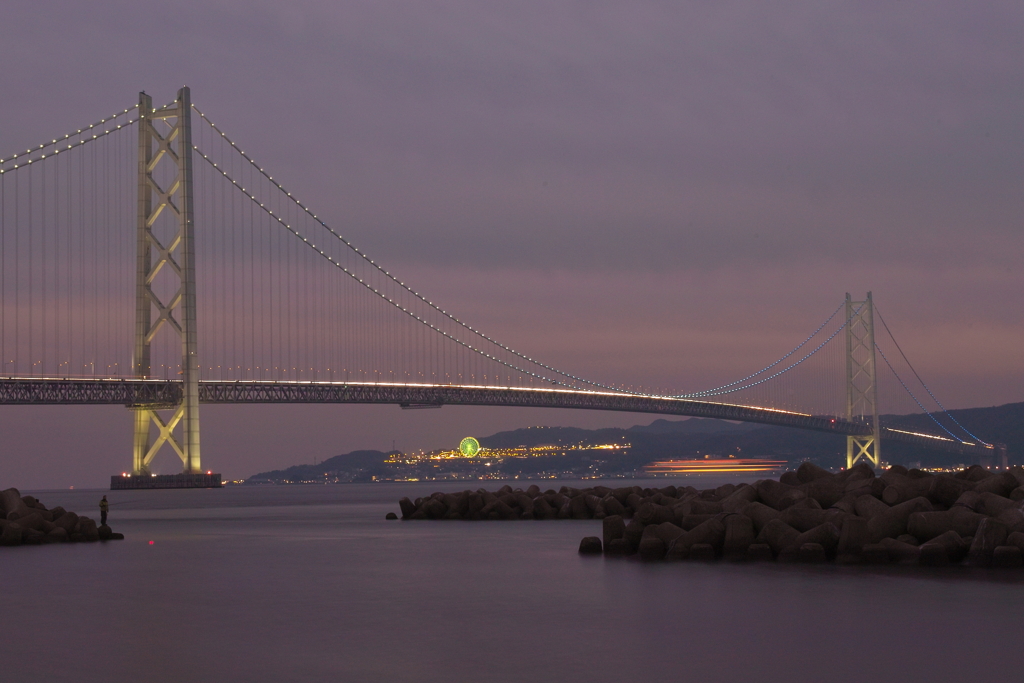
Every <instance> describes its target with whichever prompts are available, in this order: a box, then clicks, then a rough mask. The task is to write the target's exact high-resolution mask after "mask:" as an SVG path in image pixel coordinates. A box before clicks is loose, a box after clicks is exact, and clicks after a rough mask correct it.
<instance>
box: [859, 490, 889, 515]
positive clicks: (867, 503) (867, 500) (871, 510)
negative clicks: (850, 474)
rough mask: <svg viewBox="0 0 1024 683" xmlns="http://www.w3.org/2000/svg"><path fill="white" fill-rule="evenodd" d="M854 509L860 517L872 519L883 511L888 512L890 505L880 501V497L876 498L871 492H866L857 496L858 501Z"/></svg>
mask: <svg viewBox="0 0 1024 683" xmlns="http://www.w3.org/2000/svg"><path fill="white" fill-rule="evenodd" d="M854 509H855V511H856V512H857V515H858V516H859V517H864V518H865V519H871V518H872V517H875V516H876V515H880V514H882V513H883V512H888V511H889V506H888V505H886V504H885V503H883V502H882V501H880V500H879V499H878V498H875V497H874V496H872V495H871V494H865V495H863V496H858V497H857V501H856V503H855V504H854Z"/></svg>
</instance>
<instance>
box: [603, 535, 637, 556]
mask: <svg viewBox="0 0 1024 683" xmlns="http://www.w3.org/2000/svg"><path fill="white" fill-rule="evenodd" d="M604 552H605V555H617V556H626V555H632V554H633V548H632V547H630V545H629V541H627V540H626V539H624V538H616V539H615V540H613V541H611V542H609V543H606V544H605V546H604Z"/></svg>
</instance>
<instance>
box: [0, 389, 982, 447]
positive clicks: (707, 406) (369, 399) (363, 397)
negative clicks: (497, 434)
mask: <svg viewBox="0 0 1024 683" xmlns="http://www.w3.org/2000/svg"><path fill="white" fill-rule="evenodd" d="M182 393H183V382H181V381H175V380H157V379H147V380H138V379H128V380H117V379H0V405H123V406H127V407H128V408H131V409H133V410H140V409H143V410H154V411H155V410H160V409H166V408H169V407H176V406H179V405H180V404H181V397H182ZM199 399H200V401H201V402H202V403H218V404H240V403H362V404H391V405H405V406H438V407H440V406H443V405H462V406H509V407H523V408H575V409H580V410H613V411H620V412H631V413H648V414H657V415H676V416H681V417H682V416H685V417H705V418H715V419H720V420H737V421H743V422H756V423H760V424H765V425H776V426H781V427H794V428H797V429H809V430H812V431H818V432H827V433H831V434H838V435H845V436H847V437H850V436H854V437H872V436H873V433H874V430H873V428H872V427H871V426H869V425H865V424H863V423H860V422H849V421H846V420H842V419H836V418H832V417H829V416H820V415H805V414H802V413H792V412H786V411H780V410H772V409H770V408H755V407H750V406H738V405H732V404H728V403H714V402H710V401H693V400H688V399H677V398H662V397H650V396H637V395H634V394H618V393H613V392H604V393H598V392H586V391H570V390H551V389H516V388H502V387H498V388H489V387H461V386H449V385H399V384H374V383H367V384H358V383H328V382H273V381H248V382H243V381H225V382H217V381H203V382H200V383H199ZM878 438H880V439H882V440H886V441H898V442H902V443H908V444H913V445H917V446H924V447H927V448H933V449H937V450H943V451H948V452H953V453H959V454H961V455H964V456H974V457H978V458H981V457H993V454H994V453H995V452H996V451H995V449H994V447H992V446H986V445H984V444H980V443H966V442H962V441H956V440H954V439H950V438H946V437H936V436H932V435H926V434H917V433H914V432H909V431H900V430H895V429H890V428H888V427H881V428H880V429H879V431H878Z"/></svg>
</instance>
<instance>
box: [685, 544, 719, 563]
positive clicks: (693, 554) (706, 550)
mask: <svg viewBox="0 0 1024 683" xmlns="http://www.w3.org/2000/svg"><path fill="white" fill-rule="evenodd" d="M689 559H691V560H696V561H697V562H712V561H714V559H715V546H713V545H711V544H710V543H694V544H693V545H691V546H690V554H689Z"/></svg>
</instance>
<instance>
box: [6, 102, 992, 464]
mask: <svg viewBox="0 0 1024 683" xmlns="http://www.w3.org/2000/svg"><path fill="white" fill-rule="evenodd" d="M193 124H195V125H193ZM0 300H2V302H3V308H2V310H0V361H2V365H3V367H2V369H0V404H5V405H89V404H92V405H95V404H109V405H123V406H125V407H127V408H128V409H129V410H131V411H133V412H134V415H135V422H134V425H135V426H134V439H133V447H132V453H133V455H132V471H133V473H134V474H137V475H138V474H146V473H148V472H149V470H150V466H151V463H152V462H153V459H154V458H155V457H156V456H157V454H158V453H159V452H161V451H162V450H165V449H170V450H172V451H173V452H174V453H175V454H176V455H177V456H178V457H179V458H180V459H181V462H182V464H183V468H184V472H185V473H186V474H193V473H200V472H202V467H201V458H200V438H199V436H200V430H199V408H200V405H202V404H211V403H379V404H395V405H400V406H403V407H438V406H443V405H476V406H523V407H545V408H577V409H587V410H613V411H628V412H638V413H653V414H661V415H679V416H694V417H707V418H720V419H726V420H738V421H747V422H757V423H762V424H767V425H782V426H787V427H796V428H800V429H810V430H817V431H823V432H831V433H835V434H839V435H845V436H846V439H847V463H846V464H847V466H852V465H853V464H854V463H856V462H857V461H859V460H861V459H865V460H867V461H869V462H870V463H871V464H873V465H875V466H877V465H878V464H879V462H880V458H881V446H882V444H883V443H884V442H885V441H899V442H904V443H911V444H916V445H920V446H926V447H929V448H936V449H941V450H947V451H954V452H958V453H961V454H963V455H964V456H965V457H966V458H974V459H977V458H982V457H986V456H989V457H990V456H991V454H992V453H994V452H995V451H997V450H998V449H997V446H995V445H993V444H989V443H986V442H985V441H984V440H982V439H981V438H979V437H977V436H975V435H974V434H972V433H971V432H970V431H968V430H967V428H966V427H964V426H963V425H961V424H960V423H959V422H957V421H956V420H955V419H954V418H953V416H952V415H950V414H949V413H948V412H947V411H946V410H945V409H944V408H943V407H942V405H941V404H940V403H939V402H938V399H937V398H936V397H935V395H934V393H933V392H932V391H931V389H929V388H928V386H927V385H925V384H924V382H923V380H922V379H921V377H920V376H919V375H918V373H917V371H916V370H914V368H913V366H912V365H911V364H910V361H909V360H908V359H907V357H906V355H905V354H904V353H903V351H902V349H901V348H900V347H899V345H898V344H897V343H896V340H895V338H894V337H893V335H892V333H891V332H890V330H889V327H888V325H887V324H886V323H885V320H884V319H883V318H882V317H881V314H880V312H879V311H878V310H877V306H876V305H875V303H874V301H873V299H872V296H871V294H870V293H868V294H867V296H866V297H864V298H863V299H859V298H858V299H854V298H852V297H851V296H850V295H849V294H847V295H846V300H845V301H844V302H843V303H842V304H841V305H840V306H839V307H838V308H837V309H836V310H835V311H834V312H833V313H832V315H831V316H829V317H827V318H826V320H825V322H824V323H822V324H821V325H820V326H818V327H817V328H816V329H815V330H814V332H813V333H812V334H811V335H810V336H809V337H807V338H806V339H805V340H803V341H802V342H801V343H800V344H798V345H797V346H796V347H795V348H793V349H792V350H791V351H789V352H788V353H786V354H785V355H783V356H782V357H781V358H779V359H778V360H776V361H775V362H773V363H771V364H769V365H768V366H766V367H764V368H762V369H760V370H758V371H757V372H753V373H752V374H747V375H746V376H744V377H743V378H742V379H738V380H735V381H732V382H730V383H727V384H724V385H721V386H718V387H708V388H697V389H692V388H691V389H689V390H683V391H665V390H652V389H648V388H644V387H636V386H623V385H619V384H615V383H609V382H600V381H597V380H595V379H589V378H583V377H580V376H577V375H575V374H572V373H569V372H566V371H563V370H560V369H556V368H554V367H553V366H551V365H548V364H545V363H543V362H541V361H539V360H536V359H534V358H532V357H530V356H529V355H527V354H525V353H522V352H520V351H517V350H515V349H513V348H511V347H510V346H508V345H505V344H502V343H501V342H499V341H498V340H496V339H494V338H492V337H490V336H488V335H486V334H484V333H483V332H482V331H480V330H478V329H476V328H475V327H473V326H472V325H470V324H468V323H467V322H464V321H463V320H461V319H459V318H458V317H456V316H455V315H453V314H451V313H450V312H448V311H446V310H445V309H444V308H442V307H441V306H439V305H438V304H436V303H434V302H433V301H431V300H430V299H429V298H427V297H426V296H425V295H423V294H421V293H420V292H419V291H417V290H416V289H414V288H413V287H411V286H410V285H408V284H407V283H405V282H403V281H402V280H400V279H399V278H398V277H397V276H396V275H394V274H392V273H391V272H389V271H388V270H386V269H385V268H384V267H382V266H381V265H380V264H379V263H377V262H376V261H374V260H373V259H371V258H370V257H369V256H368V255H367V254H365V253H364V252H362V251H360V250H359V249H358V248H356V247H355V246H354V245H353V244H352V242H351V241H349V240H348V239H347V238H346V237H345V236H343V235H342V234H341V233H340V232H339V231H338V230H336V229H335V228H334V227H332V226H331V225H330V224H329V223H328V222H327V221H326V220H325V219H323V218H322V217H320V216H318V215H317V214H315V213H313V211H312V210H311V209H310V208H308V207H307V206H306V205H305V204H304V203H302V202H301V201H300V200H299V199H298V198H297V197H296V196H295V195H294V194H293V193H292V192H291V191H289V190H288V189H286V188H285V187H284V186H283V185H282V183H281V182H280V181H279V180H277V179H275V178H274V177H273V176H272V175H271V174H270V173H269V172H268V171H267V170H265V169H264V168H263V167H262V166H260V165H259V164H258V163H257V162H256V161H255V160H254V159H253V158H252V156H251V155H250V154H247V153H246V152H245V151H244V150H243V148H242V147H241V146H240V145H239V144H238V143H237V142H236V141H235V140H233V139H231V138H230V137H228V135H227V133H226V132H225V131H224V130H223V129H222V128H221V127H220V126H218V125H217V124H215V123H214V122H213V121H212V120H211V119H210V118H209V117H208V116H207V114H205V113H204V112H203V111H202V110H201V109H199V108H198V107H197V106H196V105H194V104H193V103H192V101H191V94H190V91H189V89H188V88H182V89H181V90H180V91H179V92H178V94H177V97H176V98H175V99H174V100H173V101H171V102H169V103H167V104H165V105H162V106H154V105H153V101H152V99H151V97H150V96H149V95H147V94H145V93H141V94H140V96H139V100H138V103H137V104H135V105H133V106H131V107H128V108H126V109H123V110H119V111H117V112H115V113H114V114H112V115H111V116H108V117H106V118H103V119H101V120H99V121H97V122H95V123H93V124H90V125H88V126H86V127H84V128H81V129H76V130H75V131H72V132H70V133H67V134H64V135H61V136H59V137H54V138H51V139H49V140H45V141H43V142H42V143H41V144H38V145H35V146H33V147H28V148H26V149H25V151H23V152H21V151H19V152H18V153H16V154H11V155H8V156H6V157H4V158H2V159H0ZM876 319H877V320H878V321H880V322H881V323H882V326H881V328H878V327H876V324H875V321H876ZM876 332H880V334H877V335H876ZM882 403H884V404H885V406H886V408H887V410H888V411H889V412H890V413H898V412H900V411H901V409H902V410H903V411H904V412H907V413H918V414H920V413H925V414H927V415H929V416H930V418H931V422H932V423H933V425H934V428H933V429H931V430H928V431H921V430H920V429H919V428H918V429H907V428H901V427H900V425H899V424H898V423H897V422H896V421H889V422H887V421H886V419H883V418H882V417H881V416H880V412H879V409H880V407H881V404H882ZM890 422H891V423H890ZM126 442H127V440H126Z"/></svg>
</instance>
